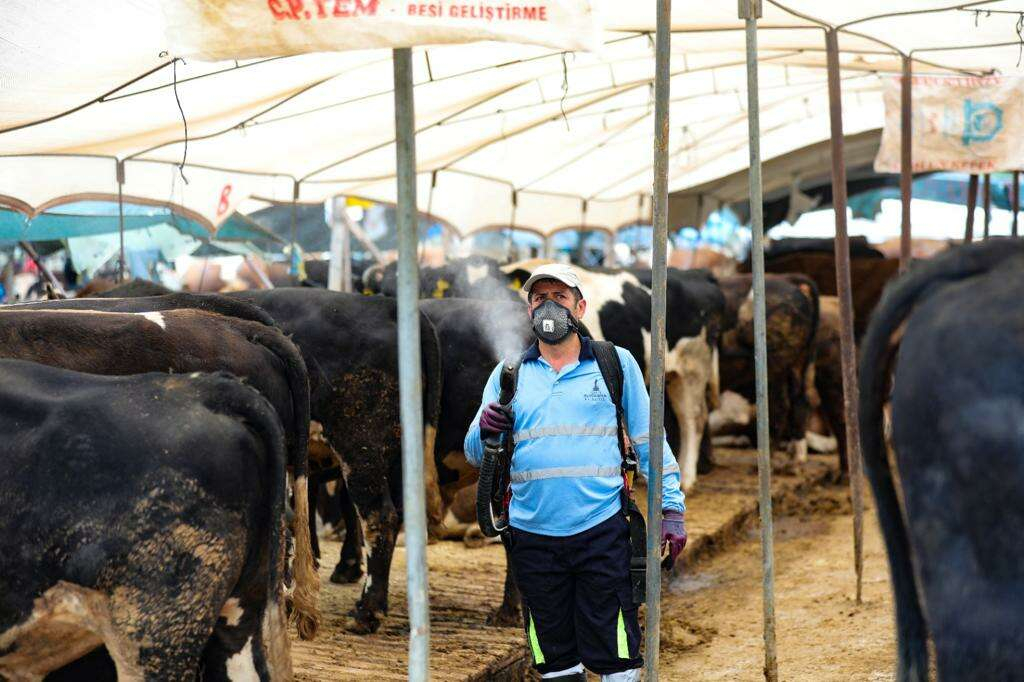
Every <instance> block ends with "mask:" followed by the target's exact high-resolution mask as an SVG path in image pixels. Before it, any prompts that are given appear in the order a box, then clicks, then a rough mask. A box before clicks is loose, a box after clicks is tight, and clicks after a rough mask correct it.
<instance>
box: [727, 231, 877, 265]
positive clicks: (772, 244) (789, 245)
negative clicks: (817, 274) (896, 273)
mask: <svg viewBox="0 0 1024 682" xmlns="http://www.w3.org/2000/svg"><path fill="white" fill-rule="evenodd" d="M835 248H836V243H835V239H833V238H832V237H826V238H818V237H787V238H785V239H772V240H769V241H768V245H767V247H766V248H765V250H764V257H765V260H766V261H768V260H772V259H773V258H778V257H780V256H785V255H788V254H793V253H835ZM850 257H851V258H884V257H885V254H883V253H882V252H881V251H880V250H879V249H877V248H875V247H874V246H872V245H871V244H869V243H868V240H867V237H850ZM745 265H746V267H747V272H749V271H750V261H749V260H748V261H747V262H746V264H745Z"/></svg>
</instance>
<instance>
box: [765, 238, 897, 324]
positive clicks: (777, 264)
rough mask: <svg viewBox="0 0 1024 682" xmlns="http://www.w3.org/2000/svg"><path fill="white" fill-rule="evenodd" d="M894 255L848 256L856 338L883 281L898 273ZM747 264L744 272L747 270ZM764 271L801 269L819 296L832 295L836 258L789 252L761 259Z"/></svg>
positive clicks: (887, 280) (834, 283)
mask: <svg viewBox="0 0 1024 682" xmlns="http://www.w3.org/2000/svg"><path fill="white" fill-rule="evenodd" d="M899 267H900V263H899V260H897V259H895V258H876V257H870V258H851V259H850V286H851V294H852V297H853V321H854V328H853V330H854V335H855V336H856V337H857V338H858V339H859V338H860V337H861V336H862V335H863V334H864V330H865V329H867V325H868V320H869V319H870V318H871V311H872V310H874V309H875V306H876V305H878V301H879V299H881V297H882V291H883V290H884V289H885V285H886V284H887V283H888V282H889V280H891V279H892V278H893V277H895V276H896V275H897V274H898V273H899ZM749 271H750V270H749V268H748V269H747V270H746V272H749ZM765 271H766V272H774V273H780V274H781V273H801V274H804V275H807V276H808V277H810V278H811V279H812V280H814V284H815V285H816V286H817V287H818V293H819V294H821V295H822V296H835V295H836V260H835V256H834V255H833V254H831V253H790V254H786V255H783V256H778V257H776V258H771V259H766V260H765Z"/></svg>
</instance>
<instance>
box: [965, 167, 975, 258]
mask: <svg viewBox="0 0 1024 682" xmlns="http://www.w3.org/2000/svg"><path fill="white" fill-rule="evenodd" d="M977 205H978V176H977V175H973V174H972V175H971V177H970V179H969V180H968V181H967V225H966V226H965V227H964V241H965V242H967V243H970V242H973V241H974V209H975V207H977Z"/></svg>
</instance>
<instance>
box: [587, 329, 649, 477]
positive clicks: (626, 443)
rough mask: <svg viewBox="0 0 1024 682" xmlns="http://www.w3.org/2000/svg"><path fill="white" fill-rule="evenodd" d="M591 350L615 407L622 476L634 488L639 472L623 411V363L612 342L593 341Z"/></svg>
mask: <svg viewBox="0 0 1024 682" xmlns="http://www.w3.org/2000/svg"><path fill="white" fill-rule="evenodd" d="M590 348H591V350H592V351H593V352H594V359H595V360H597V366H598V368H599V369H600V370H601V376H602V377H603V378H604V383H605V385H606V386H607V387H608V392H609V394H611V399H612V403H613V404H614V405H615V425H616V433H617V434H618V437H619V454H620V455H621V456H622V474H623V476H625V477H627V479H626V480H627V485H629V486H632V483H633V475H634V474H635V473H636V471H637V460H636V453H635V452H634V450H633V441H632V440H631V439H630V437H629V428H628V427H627V426H626V413H625V411H624V410H623V409H622V392H623V382H624V376H623V373H622V363H621V362H620V361H619V354H618V352H617V351H616V350H615V344H614V343H611V342H610V341H595V340H593V339H591V341H590Z"/></svg>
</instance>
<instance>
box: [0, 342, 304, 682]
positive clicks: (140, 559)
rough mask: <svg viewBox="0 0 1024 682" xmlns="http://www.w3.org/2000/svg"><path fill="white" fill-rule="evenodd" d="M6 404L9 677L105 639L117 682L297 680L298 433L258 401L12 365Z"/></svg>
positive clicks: (1, 465)
mask: <svg viewBox="0 0 1024 682" xmlns="http://www.w3.org/2000/svg"><path fill="white" fill-rule="evenodd" d="M0 405H2V406H3V407H2V409H0V431H2V432H3V434H4V450H3V456H2V457H0V677H2V678H4V679H12V680H14V679H38V678H40V677H41V676H42V675H45V674H46V673H48V672H50V671H52V670H55V669H57V668H59V667H61V666H64V665H65V664H68V663H69V662H72V661H74V659H77V658H79V657H81V656H83V655H84V654H86V653H88V652H90V651H92V650H94V649H96V648H97V647H99V646H101V645H104V646H105V647H106V649H107V651H109V652H110V654H111V656H112V658H113V660H114V664H115V666H116V671H117V675H118V676H119V677H120V679H138V680H141V679H147V680H188V679H194V678H195V677H196V676H197V675H198V674H199V673H200V671H202V672H203V673H204V675H205V677H206V678H208V679H229V678H235V679H237V678H240V677H245V678H246V679H260V680H283V679H290V678H291V663H290V655H289V643H288V636H287V630H286V621H285V614H284V604H283V586H282V580H281V577H282V574H283V570H282V569H283V566H282V561H283V557H284V551H283V549H284V548H283V524H284V488H285V483H286V481H285V476H286V474H285V450H284V439H283V434H282V429H281V425H280V422H279V420H278V418H277V415H276V414H275V412H274V410H273V408H272V407H271V406H270V405H269V404H268V403H267V401H266V400H265V399H264V398H262V397H261V396H260V394H259V393H258V392H257V391H255V390H253V389H252V388H249V387H247V386H245V385H243V384H242V383H241V382H239V381H237V380H235V379H234V378H232V377H229V376H227V375H205V374H191V375H187V376H174V375H171V376H169V375H167V374H143V375H136V376H128V377H101V376H95V375H89V374H80V373H78V372H71V371H67V370H63V369H57V368H53V367H46V366H43V365H38V364H35V363H30V362H19V361H13V360H0ZM78 679H94V678H92V677H89V678H83V677H79V678H78Z"/></svg>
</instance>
